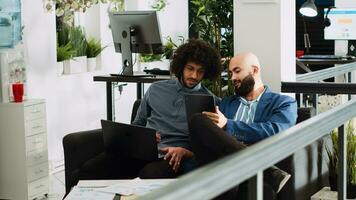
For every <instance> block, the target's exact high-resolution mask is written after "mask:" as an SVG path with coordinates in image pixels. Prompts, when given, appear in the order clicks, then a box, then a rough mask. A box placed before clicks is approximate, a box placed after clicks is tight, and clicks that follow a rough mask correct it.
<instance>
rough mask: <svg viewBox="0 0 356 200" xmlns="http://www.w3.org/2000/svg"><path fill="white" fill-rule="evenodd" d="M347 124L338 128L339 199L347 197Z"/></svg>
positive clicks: (342, 199)
mask: <svg viewBox="0 0 356 200" xmlns="http://www.w3.org/2000/svg"><path fill="white" fill-rule="evenodd" d="M345 132H346V131H345V126H344V125H341V126H340V127H339V128H338V149H339V155H338V173H337V174H338V175H337V179H338V180H337V191H338V195H337V199H338V200H344V199H346V145H347V141H346V134H345Z"/></svg>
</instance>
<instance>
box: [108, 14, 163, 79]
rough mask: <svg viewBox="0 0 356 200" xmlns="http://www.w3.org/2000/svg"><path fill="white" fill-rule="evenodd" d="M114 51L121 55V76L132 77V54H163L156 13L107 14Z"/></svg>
mask: <svg viewBox="0 0 356 200" xmlns="http://www.w3.org/2000/svg"><path fill="white" fill-rule="evenodd" d="M109 19H110V26H111V31H112V37H113V40H114V46H115V51H116V52H119V53H121V54H122V72H121V74H122V75H133V62H132V53H145V54H151V53H153V54H159V53H163V47H162V39H161V34H160V27H159V23H158V18H157V13H156V11H122V12H109Z"/></svg>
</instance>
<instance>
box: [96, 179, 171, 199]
mask: <svg viewBox="0 0 356 200" xmlns="http://www.w3.org/2000/svg"><path fill="white" fill-rule="evenodd" d="M164 185H167V183H162V182H160V181H159V180H157V181H150V182H147V181H144V180H142V179H140V178H135V179H133V180H130V181H126V182H124V183H118V184H114V185H111V186H108V187H104V188H95V189H94V190H96V191H100V192H107V193H112V194H120V195H123V196H128V195H133V194H135V195H143V194H146V193H147V192H150V191H152V190H155V189H157V188H160V187H162V186H164Z"/></svg>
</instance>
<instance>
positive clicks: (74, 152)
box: [63, 129, 104, 192]
mask: <svg viewBox="0 0 356 200" xmlns="http://www.w3.org/2000/svg"><path fill="white" fill-rule="evenodd" d="M63 150H64V166H65V181H66V191H67V192H68V191H69V190H70V188H71V187H72V186H73V185H75V184H76V182H77V181H78V180H77V177H76V174H77V172H78V171H79V169H80V167H81V166H82V165H83V164H84V163H85V162H86V161H87V160H89V159H91V158H93V157H95V156H96V155H98V154H100V153H101V152H103V151H104V143H103V134H102V130H101V129H96V130H90V131H82V132H76V133H70V134H68V135H66V136H64V138H63Z"/></svg>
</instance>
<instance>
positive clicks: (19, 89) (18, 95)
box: [12, 83, 23, 103]
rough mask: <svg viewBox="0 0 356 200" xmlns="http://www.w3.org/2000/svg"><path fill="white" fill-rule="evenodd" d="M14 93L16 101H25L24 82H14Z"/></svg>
mask: <svg viewBox="0 0 356 200" xmlns="http://www.w3.org/2000/svg"><path fill="white" fill-rule="evenodd" d="M12 94H13V95H14V101H15V102H17V103H18V102H22V101H23V83H14V84H12Z"/></svg>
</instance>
